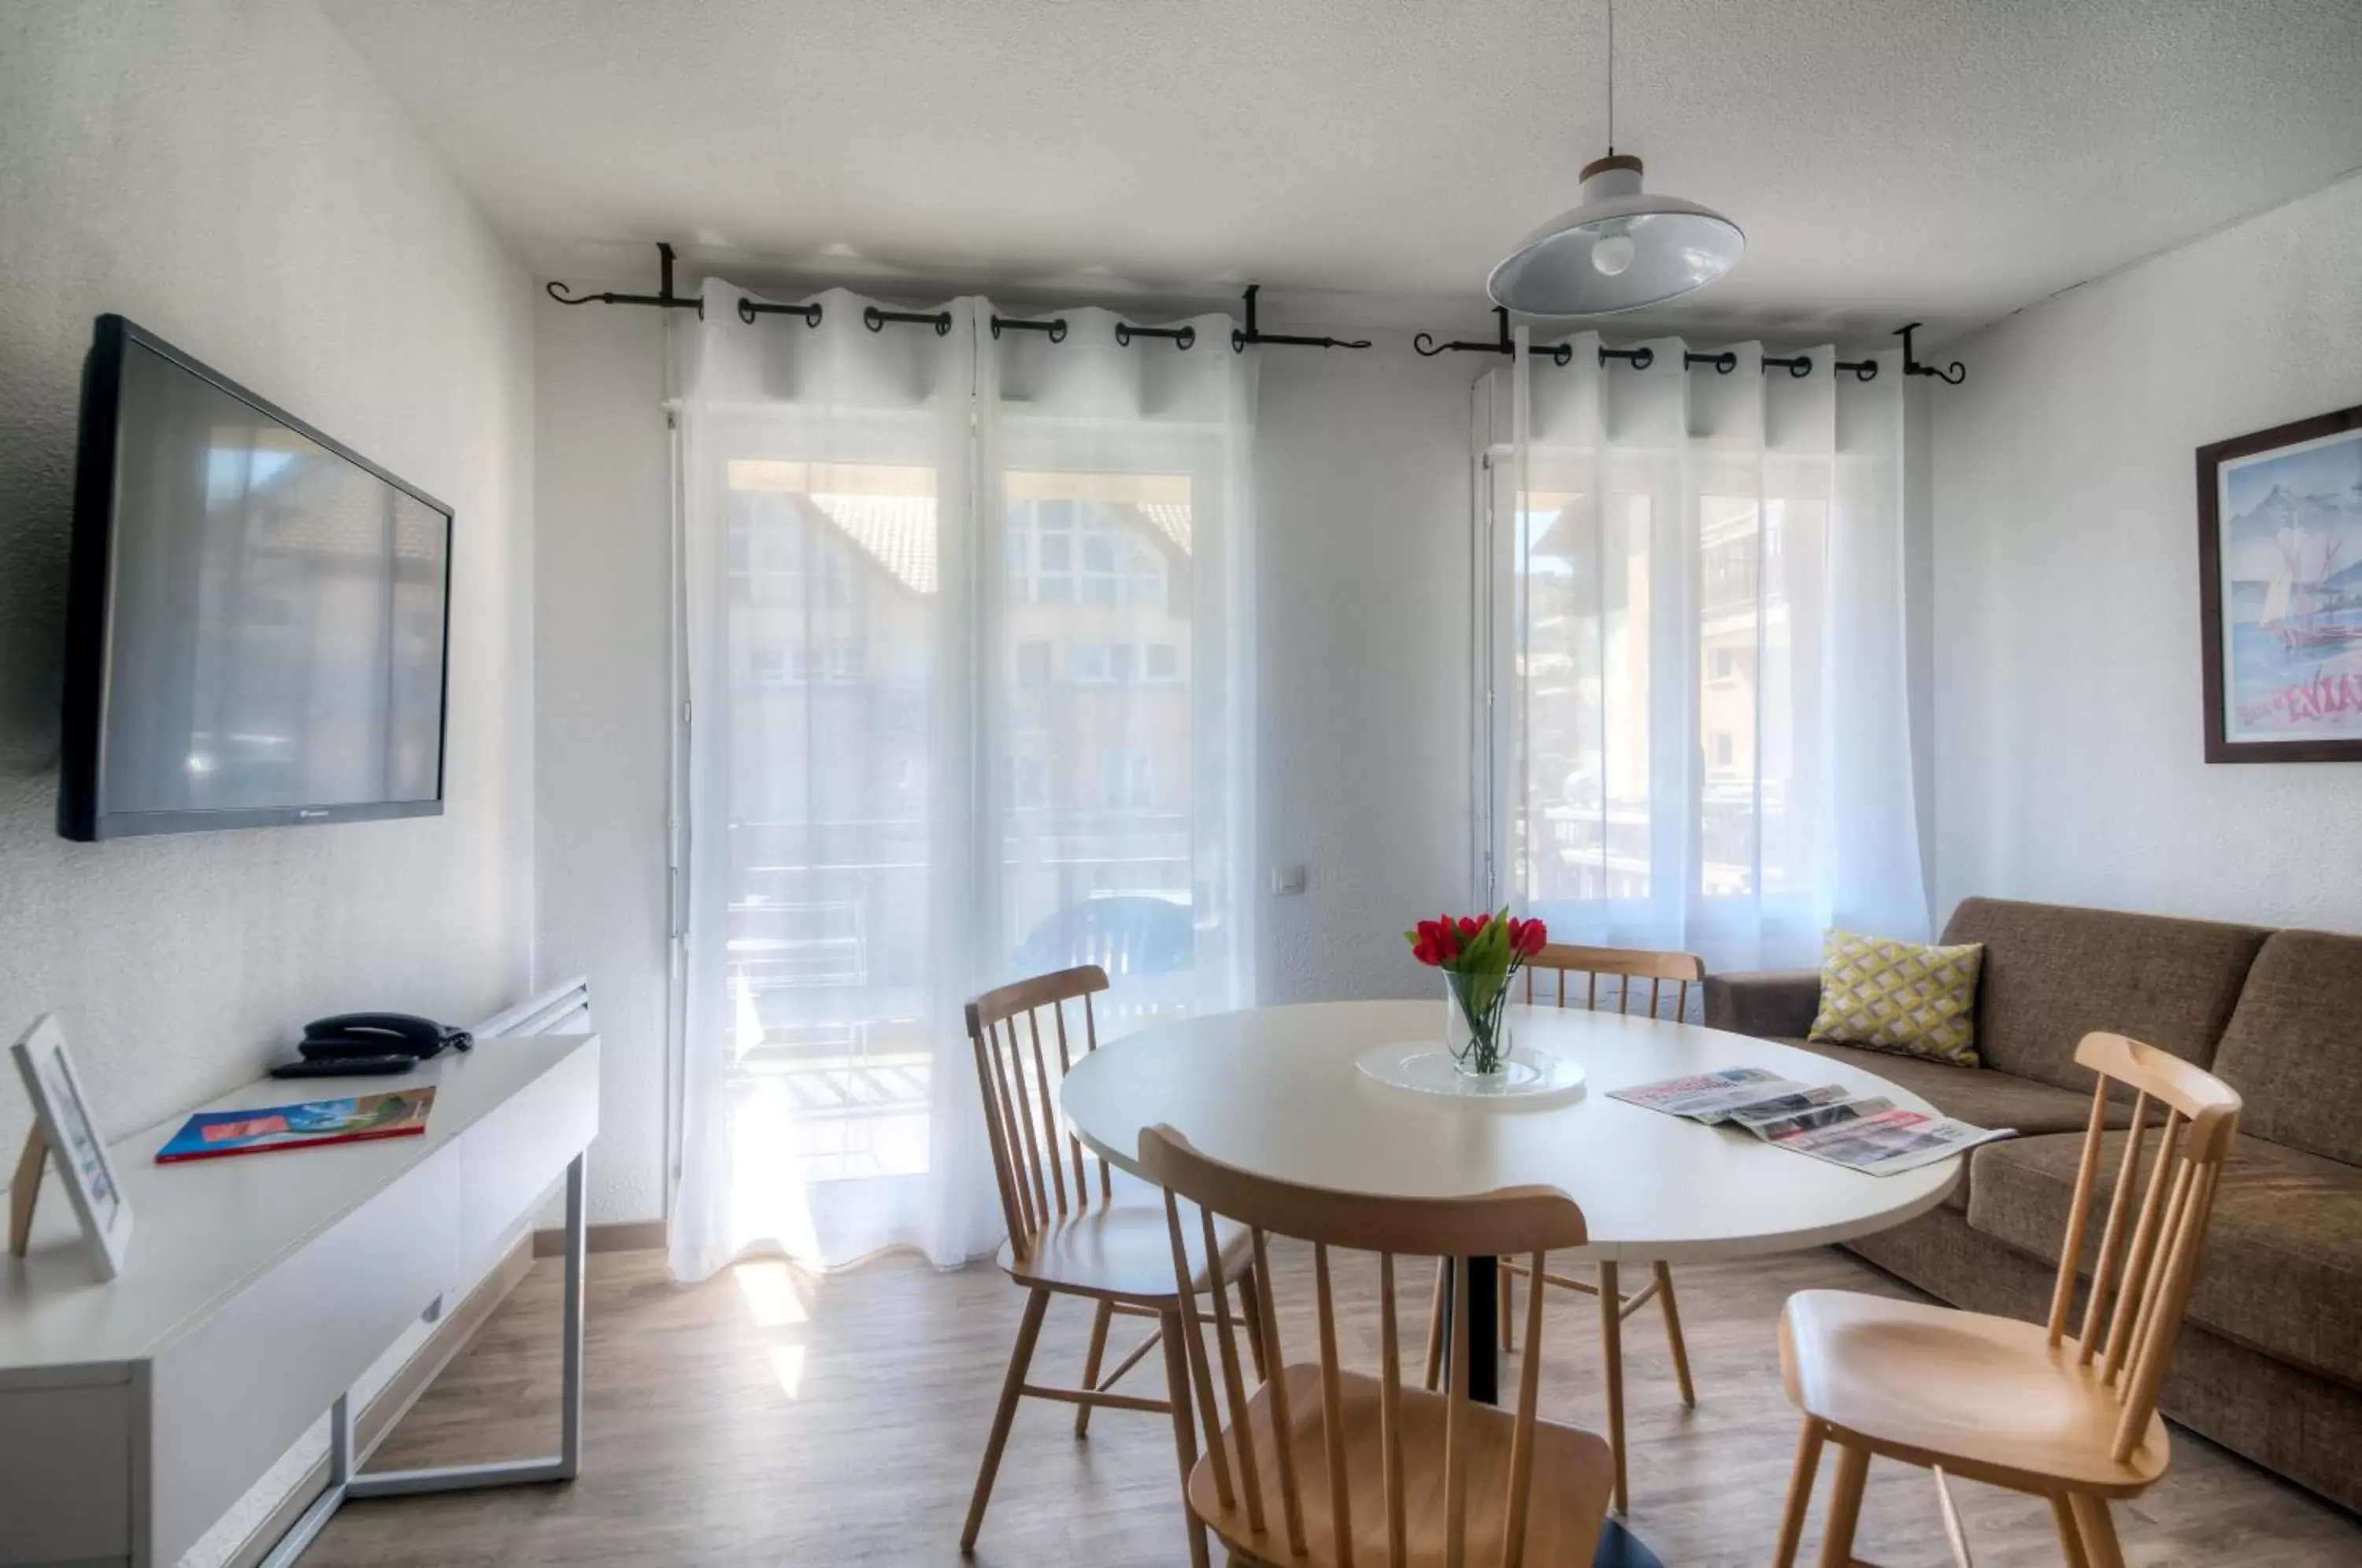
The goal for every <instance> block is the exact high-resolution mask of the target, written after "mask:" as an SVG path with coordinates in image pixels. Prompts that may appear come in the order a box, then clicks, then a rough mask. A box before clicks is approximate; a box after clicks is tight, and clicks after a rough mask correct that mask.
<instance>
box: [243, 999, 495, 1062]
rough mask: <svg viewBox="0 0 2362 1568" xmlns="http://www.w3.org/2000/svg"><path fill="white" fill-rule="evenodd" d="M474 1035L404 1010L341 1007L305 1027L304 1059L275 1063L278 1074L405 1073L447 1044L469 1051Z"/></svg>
mask: <svg viewBox="0 0 2362 1568" xmlns="http://www.w3.org/2000/svg"><path fill="white" fill-rule="evenodd" d="M475 1043H476V1042H475V1037H474V1036H473V1035H470V1034H469V1032H467V1031H466V1030H464V1029H452V1028H449V1027H447V1026H446V1025H444V1024H440V1023H437V1022H436V1021H434V1020H433V1019H429V1018H419V1017H416V1016H415V1015H414V1014H411V1013H406V1012H340V1013H337V1014H336V1015H335V1016H333V1017H330V1018H315V1019H314V1020H313V1021H311V1022H309V1023H307V1024H305V1025H304V1038H303V1041H302V1042H301V1043H299V1044H297V1046H296V1047H295V1049H296V1050H297V1051H298V1052H300V1053H301V1054H302V1056H303V1060H301V1061H297V1062H289V1063H287V1064H285V1065H284V1066H278V1067H273V1068H272V1069H271V1070H270V1076H271V1077H275V1078H326V1077H361V1076H365V1075H370V1074H376V1073H406V1072H408V1071H410V1069H411V1068H412V1067H413V1066H415V1065H416V1064H417V1063H419V1062H421V1061H424V1060H425V1058H427V1057H429V1056H435V1055H441V1054H442V1053H443V1051H444V1050H445V1049H447V1048H448V1049H450V1050H454V1051H466V1050H469V1049H471V1048H473V1046H474V1045H475Z"/></svg>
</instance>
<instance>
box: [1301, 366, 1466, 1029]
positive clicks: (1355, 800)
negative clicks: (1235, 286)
mask: <svg viewBox="0 0 2362 1568" xmlns="http://www.w3.org/2000/svg"><path fill="white" fill-rule="evenodd" d="M1290 330H1302V329H1301V328H1296V327H1293V326H1291V328H1290ZM1309 330H1310V331H1312V332H1315V333H1318V332H1319V331H1321V330H1322V328H1320V327H1318V326H1315V327H1312V328H1310V329H1309ZM1349 336H1356V337H1358V336H1369V337H1374V339H1375V340H1376V341H1375V346H1374V347H1373V348H1367V349H1363V350H1361V351H1358V352H1352V353H1348V352H1346V351H1344V350H1341V349H1312V348H1266V349H1264V351H1263V372H1262V390H1261V394H1260V397H1259V399H1258V406H1257V409H1256V415H1255V526H1256V528H1257V530H1258V531H1259V535H1260V550H1259V554H1258V564H1259V567H1260V570H1261V575H1260V578H1259V580H1258V582H1257V584H1256V591H1257V592H1258V593H1259V595H1260V596H1261V597H1260V602H1259V604H1258V610H1257V615H1256V627H1257V636H1258V643H1257V649H1256V655H1257V663H1258V664H1259V666H1260V668H1261V677H1262V679H1261V682H1260V700H1261V703H1262V725H1261V734H1260V739H1259V746H1260V749H1259V751H1258V754H1257V757H1256V767H1257V772H1258V774H1259V775H1260V779H1259V793H1258V801H1257V804H1258V809H1259V811H1260V814H1261V823H1260V834H1261V838H1262V842H1263V845H1264V857H1263V858H1264V881H1263V883H1262V885H1261V886H1260V887H1259V888H1258V889H1257V892H1258V894H1259V896H1261V897H1262V898H1263V899H1264V908H1263V910H1262V911H1261V913H1262V921H1263V925H1262V934H1261V944H1262V947H1263V951H1264V962H1263V965H1262V966H1261V969H1260V971H1259V974H1258V976H1257V979H1258V983H1259V988H1260V992H1261V999H1262V1000H1264V1001H1265V1002H1289V1001H1313V1000H1338V999H1349V998H1360V997H1423V996H1426V995H1429V993H1430V992H1432V991H1433V989H1434V979H1433V977H1432V976H1431V975H1429V974H1428V973H1427V972H1426V971H1425V970H1423V969H1421V968H1420V967H1419V966H1418V964H1417V963H1415V962H1414V961H1413V960H1412V959H1411V957H1410V954H1409V949H1408V948H1407V946H1406V945H1405V944H1404V942H1403V939H1402V933H1403V931H1404V928H1405V927H1407V926H1408V925H1409V924H1411V922H1414V921H1415V920H1417V919H1418V918H1419V917H1420V916H1421V915H1429V914H1433V913H1435V912H1437V911H1440V910H1442V909H1444V908H1445V907H1447V906H1449V907H1450V908H1451V909H1453V910H1460V909H1462V908H1465V907H1466V905H1467V902H1468V896H1469V889H1470V885H1471V884H1470V877H1471V872H1470V865H1469V855H1470V849H1469V845H1470V823H1471V820H1472V818H1471V812H1472V802H1471V800H1470V774H1471V758H1472V739H1471V735H1470V730H1469V698H1468V693H1469V690H1470V685H1471V677H1470V658H1471V652H1470V646H1469V636H1470V606H1469V574H1470V541H1469V527H1470V521H1469V388H1470V386H1471V385H1472V384H1473V382H1474V381H1476V380H1477V378H1479V377H1480V376H1482V375H1483V374H1484V373H1485V371H1486V370H1490V369H1491V368H1492V367H1493V365H1494V364H1495V363H1496V360H1495V359H1493V358H1492V357H1491V356H1489V355H1478V354H1446V355H1442V356H1440V357H1439V358H1437V359H1419V358H1418V357H1417V356H1416V355H1414V354H1413V353H1412V352H1411V351H1410V348H1409V346H1408V345H1407V343H1406V342H1405V341H1404V335H1402V334H1399V333H1368V334H1362V333H1352V334H1349ZM1471 336H1477V335H1476V334H1471ZM1285 864H1302V865H1303V866H1305V867H1307V870H1308V887H1307V889H1306V891H1305V893H1304V895H1303V896H1302V897H1300V898H1299V897H1289V898H1273V897H1271V895H1270V891H1269V889H1270V882H1269V869H1270V867H1273V866H1275V865H1285Z"/></svg>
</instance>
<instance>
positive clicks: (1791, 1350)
mask: <svg viewBox="0 0 2362 1568" xmlns="http://www.w3.org/2000/svg"><path fill="white" fill-rule="evenodd" d="M2075 1357H2076V1344H2075V1342H2074V1341H2072V1340H2069V1341H2067V1342H2064V1343H2063V1344H2060V1345H2059V1346H2058V1347H2057V1348H2055V1349H2054V1348H2053V1347H2052V1346H2051V1344H2050V1342H2049V1336H2048V1333H2047V1331H2046V1330H2045V1329H2044V1328H2043V1326H2042V1325H2041V1324H2039V1323H2025V1322H2020V1321H2019V1320H2016V1319H2014V1318H1994V1317H1988V1316H1987V1315H1985V1314H1984V1313H1981V1312H1961V1311H1957V1310H1955V1309H1952V1308H1949V1307H1935V1306H1929V1305H1926V1304H1924V1303H1921V1302H1916V1301H1894V1300H1890V1299H1888V1298H1887V1297H1882V1296H1862V1295H1858V1294H1856V1293H1854V1292H1852V1291H1845V1290H1806V1291H1800V1292H1798V1293H1797V1294H1796V1295H1794V1296H1792V1297H1789V1298H1788V1306H1787V1309H1786V1310H1784V1311H1783V1312H1782V1313H1781V1315H1780V1371H1781V1376H1782V1379H1783V1381H1784V1382H1785V1384H1786V1385H1787V1390H1788V1398H1789V1401H1790V1402H1791V1403H1792V1404H1794V1405H1795V1406H1796V1408H1799V1409H1801V1410H1803V1411H1804V1412H1805V1414H1806V1415H1808V1416H1812V1417H1814V1418H1816V1419H1819V1420H1823V1421H1827V1422H1829V1423H1830V1424H1831V1425H1833V1426H1837V1427H1839V1428H1842V1429H1844V1430H1845V1431H1846V1432H1848V1433H1850V1434H1853V1435H1855V1436H1857V1437H1859V1438H1860V1439H1861V1440H1863V1441H1866V1442H1867V1443H1868V1444H1869V1445H1870V1446H1871V1448H1872V1449H1874V1450H1878V1451H1882V1452H1892V1453H1895V1454H1897V1455H1898V1456H1899V1457H1904V1458H1907V1459H1913V1460H1915V1461H1917V1462H1918V1463H1935V1464H1942V1465H1945V1466H1947V1467H1948V1468H1951V1469H1954V1470H1957V1471H1959V1473H1960V1474H1964V1475H1969V1476H1971V1477H1973V1478H1977V1479H1982V1480H1990V1481H1994V1482H1997V1483H1999V1484H2000V1485H2026V1484H2029V1483H2030V1484H2031V1485H2032V1489H2034V1490H2036V1491H2047V1490H2050V1489H2053V1488H2055V1487H2056V1485H2057V1484H2058V1482H2060V1481H2067V1482H2070V1483H2072V1484H2073V1485H2075V1486H2076V1487H2078V1488H2079V1489H2081V1490H2083V1491H2087V1492H2092V1493H2096V1494H2098V1495H2101V1496H2133V1495H2135V1494H2136V1493H2138V1492H2140V1491H2141V1490H2143V1489H2144V1488H2146V1487H2147V1485H2149V1483H2150V1482H2152V1481H2154V1480H2156V1479H2157V1478H2158V1475H2160V1474H2163V1473H2164V1471H2165V1466H2166V1460H2167V1457H2168V1452H2167V1444H2168V1440H2167V1437H2166V1430H2165V1423H2164V1422H2163V1421H2162V1420H2160V1419H2158V1418H2157V1417H2156V1416H2154V1415H2152V1416H2150V1417H2149V1421H2148V1430H2147V1433H2146V1434H2144V1436H2143V1437H2142V1440H2141V1441H2140V1443H2139V1445H2138V1446H2136V1448H2135V1449H2134V1450H2133V1451H2132V1453H2131V1454H2130V1455H2129V1456H2128V1457H2127V1458H2126V1459H2125V1460H2124V1461H2123V1462H2122V1463H2119V1462H2117V1461H2116V1460H2114V1459H2112V1458H2110V1457H2109V1450H2110V1448H2111V1447H2112V1446H2113V1445H2114V1439H2115V1430H2116V1422H2117V1419H2118V1417H2119V1415H2120V1413H2121V1412H2122V1410H2123V1403H2122V1400H2121V1399H2120V1397H2119V1394H2118V1389H2116V1388H2110V1387H2106V1386H2103V1385H2102V1384H2101V1382H2100V1380H2099V1364H2098V1362H2097V1361H2096V1360H2095V1361H2094V1362H2093V1363H2092V1364H2091V1365H2088V1366H2083V1365H2078V1364H2076V1360H2075ZM2121 1381H2122V1379H2121V1377H2120V1378H2119V1384H2120V1385H2121Z"/></svg>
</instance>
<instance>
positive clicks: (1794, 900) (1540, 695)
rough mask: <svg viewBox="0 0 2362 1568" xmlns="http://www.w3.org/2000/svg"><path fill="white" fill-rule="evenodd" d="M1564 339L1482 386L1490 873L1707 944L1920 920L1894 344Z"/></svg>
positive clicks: (1603, 914) (1582, 937)
mask: <svg viewBox="0 0 2362 1568" xmlns="http://www.w3.org/2000/svg"><path fill="white" fill-rule="evenodd" d="M1570 341H1571V342H1572V345H1573V353H1572V357H1571V359H1569V361H1568V362H1567V363H1566V364H1564V365H1560V364H1558V363H1556V362H1554V360H1553V359H1552V358H1551V356H1549V355H1547V354H1543V355H1539V356H1535V357H1532V358H1530V359H1520V360H1518V362H1516V363H1514V364H1512V365H1509V366H1505V367H1503V368H1502V369H1500V370H1496V371H1495V372H1493V373H1492V376H1491V377H1490V378H1488V380H1489V383H1490V384H1489V385H1487V386H1486V387H1485V388H1484V389H1482V391H1481V394H1480V395H1481V418H1480V423H1479V426H1478V428H1479V439H1480V442H1482V443H1483V444H1484V445H1485V447H1486V448H1487V457H1488V458H1489V472H1490V473H1491V475H1492V476H1493V482H1492V484H1491V485H1490V495H1491V497H1492V501H1491V505H1490V514H1489V516H1488V518H1487V520H1486V522H1487V525H1486V527H1485V529H1484V530H1483V533H1484V535H1485V538H1484V540H1483V542H1482V543H1481V545H1480V549H1481V550H1482V552H1483V555H1484V559H1485V567H1486V573H1485V579H1484V585H1485V594H1484V596H1483V602H1485V604H1486V605H1487V607H1488V609H1489V614H1488V615H1486V616H1485V617H1484V618H1483V624H1484V625H1485V628H1486V630H1485V634H1484V635H1483V640H1482V644H1481V653H1480V657H1481V658H1482V659H1483V660H1484V661H1485V665H1486V668H1485V670H1484V671H1483V674H1484V676H1485V679H1486V680H1487V681H1488V682H1489V685H1490V689H1491V690H1492V691H1493V692H1494V697H1495V700H1494V701H1493V703H1492V705H1491V712H1492V715H1493V718H1492V722H1491V723H1490V725H1489V726H1488V730H1489V733H1488V734H1486V735H1485V738H1484V746H1485V751H1484V756H1483V758H1482V765H1483V767H1484V771H1485V777H1486V778H1487V779H1488V780H1489V781H1490V788H1489V790H1488V793H1489V795H1490V797H1491V800H1492V805H1493V810H1492V812H1491V820H1490V823H1489V829H1490V837H1491V843H1490V845H1489V846H1488V847H1489V851H1490V865H1491V866H1492V867H1494V874H1493V884H1494V888H1495V890H1496V897H1497V898H1499V899H1502V900H1514V901H1516V902H1518V904H1520V905H1521V906H1522V907H1525V908H1527V909H1529V910H1530V911H1533V912H1535V913H1538V914H1540V915H1542V916H1543V917H1544V918H1545V919H1547V920H1548V921H1549V922H1550V924H1551V933H1552V935H1553V936H1554V937H1558V938H1561V939H1563V940H1570V941H1577V942H1590V943H1598V944H1612V945H1628V946H1649V947H1677V948H1687V949H1689V950H1692V951H1694V952H1697V953H1700V954H1702V955H1704V956H1705V958H1706V960H1707V962H1708V964H1709V965H1710V966H1713V967H1715V968H1738V967H1748V966H1758V965H1785V964H1795V963H1809V962H1812V961H1813V960H1814V958H1815V956H1816V949H1817V944H1818V942H1819V938H1820V934H1821V933H1822V932H1823V930H1825V929H1826V928H1827V926H1829V925H1830V924H1832V923H1838V924H1844V925H1848V926H1852V927H1856V928H1860V929H1863V930H1868V931H1873V932H1878V933H1885V934H1892V935H1897V936H1917V935H1921V934H1924V932H1925V927H1926V893H1925V882H1924V878H1923V873H1922V868H1921V867H1920V864H1919V850H1918V834H1917V828H1916V816H1915V804H1914V794H1913V790H1914V781H1913V778H1912V771H1911V751H1910V732H1909V714H1908V708H1907V693H1906V685H1905V676H1904V657H1905V653H1904V648H1905V644H1904V615H1905V602H1904V569H1903V567H1904V563H1903V495H1902V491H1903V483H1902V441H1903V424H1904V422H1903V402H1902V388H1901V381H1902V380H1903V378H1902V375H1901V373H1900V370H1901V367H1900V365H1899V363H1898V362H1896V361H1895V360H1894V359H1893V357H1892V356H1882V357H1881V364H1880V373H1879V374H1878V376H1877V377H1876V378H1875V379H1874V380H1872V381H1860V380H1859V379H1858V378H1857V377H1856V376H1855V375H1853V374H1852V373H1850V372H1838V371H1837V370H1835V368H1834V365H1835V360H1836V359H1837V355H1836V354H1835V353H1834V352H1833V351H1832V350H1831V349H1830V348H1827V347H1822V348H1812V349H1807V350H1803V351H1802V352H1803V353H1804V354H1805V357H1806V358H1808V359H1810V360H1811V361H1812V370H1811V372H1810V373H1809V374H1807V375H1805V376H1802V377H1797V376H1793V375H1791V374H1790V372H1789V370H1787V369H1786V368H1784V367H1779V366H1774V367H1771V368H1769V369H1768V371H1767V368H1766V367H1765V366H1764V365H1763V362H1762V350H1761V348H1760V346H1759V345H1755V344H1742V345H1739V346H1738V347H1737V348H1735V349H1734V350H1733V352H1734V353H1735V355H1736V359H1737V363H1736V366H1735V368H1734V369H1733V370H1732V371H1731V372H1730V373H1728V374H1718V373H1716V371H1715V370H1713V369H1711V368H1710V367H1699V368H1694V369H1685V368H1684V362H1683V354H1684V352H1685V350H1689V349H1690V348H1691V346H1690V345H1688V344H1685V343H1683V341H1681V340H1680V339H1678V338H1665V339H1660V340H1657V341H1654V342H1652V343H1650V344H1648V345H1647V346H1646V347H1647V348H1649V350H1650V356H1651V359H1650V364H1649V366H1648V368H1646V369H1636V368H1634V367H1633V366H1632V365H1631V364H1629V363H1628V362H1627V361H1624V360H1621V359H1617V360H1611V361H1609V362H1608V363H1606V364H1605V365H1603V364H1602V363H1601V360H1600V357H1599V348H1600V344H1599V342H1598V340H1597V338H1596V337H1595V336H1593V335H1591V334H1587V333H1586V334H1582V335H1578V336H1576V337H1573V339H1571V340H1570ZM1699 351H1703V350H1699ZM1716 351H1717V352H1718V351H1719V346H1716ZM1481 711H1482V710H1480V712H1481Z"/></svg>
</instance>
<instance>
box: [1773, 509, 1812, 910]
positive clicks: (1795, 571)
mask: <svg viewBox="0 0 2362 1568" xmlns="http://www.w3.org/2000/svg"><path fill="white" fill-rule="evenodd" d="M1764 517H1765V525H1764V530H1763V680H1762V686H1761V690H1760V693H1759V696H1758V712H1759V713H1760V731H1761V734H1762V737H1763V738H1762V756H1761V757H1760V765H1759V768H1758V772H1759V774H1760V782H1761V788H1762V792H1763V806H1762V813H1761V820H1760V833H1761V835H1762V867H1763V890H1764V892H1765V893H1766V894H1772V893H1780V892H1794V891H1800V890H1803V889H1811V888H1814V887H1816V886H1817V885H1818V883H1819V880H1820V866H1819V856H1818V846H1817V834H1816V831H1815V828H1816V823H1815V818H1814V816H1813V813H1812V812H1811V811H1810V810H1809V809H1808V808H1809V805H1810V802H1811V800H1812V774H1811V771H1810V765H1811V759H1812V758H1814V757H1816V756H1819V755H1820V751H1819V745H1818V741H1817V738H1816V734H1814V726H1815V725H1816V723H1817V714H1818V708H1817V707H1816V704H1814V703H1811V702H1808V701H1799V700H1798V693H1800V692H1810V691H1814V690H1817V689H1818V687H1819V682H1820V679H1821V677H1820V670H1819V646H1820V641H1819V633H1820V609H1819V606H1818V604H1817V602H1816V598H1817V594H1818V590H1819V584H1820V582H1821V580H1822V552H1823V549H1824V548H1825V545H1824V541H1825V539H1826V537H1827V523H1828V502H1826V501H1823V500H1820V499H1818V498H1817V497H1816V498H1812V499H1806V500H1794V499H1791V500H1772V501H1770V502H1765V504H1764Z"/></svg>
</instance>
